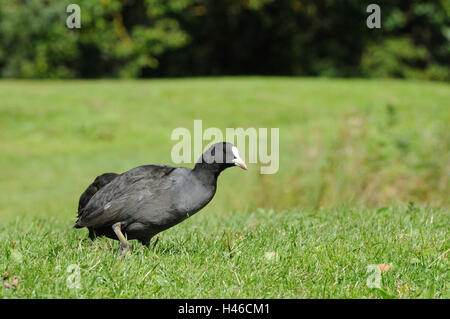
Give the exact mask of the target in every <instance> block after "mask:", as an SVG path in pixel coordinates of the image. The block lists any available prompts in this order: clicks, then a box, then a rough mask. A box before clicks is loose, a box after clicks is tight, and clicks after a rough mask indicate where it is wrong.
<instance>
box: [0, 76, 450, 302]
mask: <svg viewBox="0 0 450 319" xmlns="http://www.w3.org/2000/svg"><path fill="white" fill-rule="evenodd" d="M449 105H450V85H448V84H444V83H437V82H436V83H433V82H410V81H394V80H356V79H352V80H328V79H299V78H251V77H250V78H208V79H177V80H149V81H112V80H102V81H0V154H1V155H0V173H1V178H0V217H1V219H0V273H2V274H3V275H2V276H3V277H4V279H3V283H5V282H6V283H7V285H6V286H11V284H10V283H11V282H12V281H13V277H14V275H16V276H17V278H18V286H17V287H14V285H13V287H5V284H3V285H2V286H3V287H0V296H1V297H8V298H16V297H24V298H33V297H40V298H48V297H50V298H53V297H59V298H67V297H70V298H71V297H89V298H101V297H108V298H122V297H146V298H165V297H173V298H178V297H211V298H221V297H237V298H239V297H242V298H247V297H254V298H258V297H261V298H347V297H349V298H414V297H421V298H448V297H449V286H448V282H449V273H448V251H449V247H448V246H449V243H448V229H449V225H450V218H449V205H450V202H449V198H450V197H449V196H448V194H450V183H449V175H450V131H449V129H448V124H449V123H450V107H449ZM195 119H200V120H203V129H206V128H208V127H217V128H219V129H221V130H223V131H224V132H225V128H227V127H229V128H237V127H242V128H244V129H246V128H250V127H254V128H279V132H280V141H279V142H280V154H279V161H280V168H279V171H278V172H277V173H276V174H273V175H261V174H259V166H260V164H258V163H257V164H249V165H248V166H249V170H248V171H247V172H244V171H242V170H239V169H229V170H227V171H225V172H224V173H223V174H221V176H220V178H219V183H218V191H217V194H216V196H215V198H214V199H213V200H212V202H211V203H210V204H209V205H208V206H207V207H206V208H205V209H204V210H202V211H201V212H199V213H198V214H197V215H195V216H193V217H192V218H190V219H189V220H187V221H186V222H183V223H182V224H180V225H178V226H176V227H174V228H171V229H170V230H167V231H165V232H163V233H161V234H160V235H159V241H158V243H157V244H156V246H155V247H154V248H152V249H151V250H147V249H145V248H143V247H141V246H140V245H139V244H138V243H135V244H134V245H133V254H132V255H131V256H128V258H126V259H125V260H123V261H119V260H117V258H116V255H117V252H118V243H117V242H116V241H112V240H107V239H104V238H103V239H100V240H97V241H95V242H94V243H92V242H90V240H88V239H86V233H87V231H86V230H75V229H72V228H71V227H72V225H73V223H74V221H75V216H76V208H77V202H78V198H79V195H80V194H81V193H82V191H83V190H84V189H85V187H86V186H87V185H88V184H89V183H90V182H92V180H93V179H94V178H95V176H97V175H99V174H101V173H104V172H117V173H120V172H123V171H126V170H128V169H131V168H133V167H136V166H139V165H143V164H168V165H173V163H172V162H171V149H172V147H173V146H174V145H175V143H176V141H172V140H171V138H170V137H171V133H172V131H173V130H174V129H175V128H177V127H186V128H188V129H189V130H192V129H193V124H194V120H195ZM231 142H232V141H231ZM207 143H208V141H205V142H204V145H206V144H207ZM246 151H248V150H246ZM241 153H243V154H241V155H244V156H245V153H246V152H245V151H244V150H241ZM192 165H193V164H186V166H190V167H191V166H192ZM379 264H385V265H390V266H389V267H390V268H389V267H387V268H389V269H387V270H385V268H383V267H384V266H382V268H383V273H381V277H382V280H381V286H380V288H369V287H367V285H366V281H367V278H368V277H369V276H370V275H371V273H370V272H367V267H368V266H369V265H379ZM70 265H77V267H78V266H79V267H80V278H81V279H80V287H78V288H70V284H68V283H70V282H71V279H73V277H70V276H71V275H72V273H70V272H67V270H68V267H69V266H70ZM68 278H69V279H68ZM8 283H9V284H8Z"/></svg>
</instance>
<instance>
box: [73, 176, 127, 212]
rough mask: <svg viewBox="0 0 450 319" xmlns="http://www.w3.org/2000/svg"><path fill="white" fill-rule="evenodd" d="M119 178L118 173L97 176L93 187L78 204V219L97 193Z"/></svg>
mask: <svg viewBox="0 0 450 319" xmlns="http://www.w3.org/2000/svg"><path fill="white" fill-rule="evenodd" d="M117 176H119V174H116V173H105V174H102V175H100V176H97V177H96V178H95V180H94V181H93V182H92V184H91V185H89V186H88V188H86V190H85V191H84V192H83V194H81V196H80V200H79V202H78V217H79V216H80V214H81V210H82V209H83V208H85V207H86V205H87V203H89V200H90V199H91V198H92V197H93V196H94V195H95V193H97V192H98V191H99V190H100V189H101V188H103V187H104V186H106V185H107V184H109V183H110V182H111V181H112V180H113V179H114V178H116V177H117Z"/></svg>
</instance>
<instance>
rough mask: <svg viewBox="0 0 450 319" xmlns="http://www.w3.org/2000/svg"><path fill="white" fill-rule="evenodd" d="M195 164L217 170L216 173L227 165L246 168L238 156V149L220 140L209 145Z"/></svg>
mask: <svg viewBox="0 0 450 319" xmlns="http://www.w3.org/2000/svg"><path fill="white" fill-rule="evenodd" d="M197 165H201V166H203V167H205V168H208V169H211V170H217V171H218V173H220V172H221V171H223V170H224V169H226V168H228V167H233V166H238V167H240V168H242V169H244V170H247V169H248V168H247V165H245V162H244V161H243V160H242V158H241V157H240V156H239V151H238V149H237V148H236V146H234V145H233V144H231V143H228V142H220V143H216V144H213V145H211V147H210V148H208V149H207V150H206V151H205V152H204V153H203V154H202V156H201V157H200V158H199V160H198V161H197V164H196V166H197Z"/></svg>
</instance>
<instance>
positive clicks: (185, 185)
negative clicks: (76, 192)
mask: <svg viewBox="0 0 450 319" xmlns="http://www.w3.org/2000/svg"><path fill="white" fill-rule="evenodd" d="M235 165H236V166H239V167H241V168H243V169H247V167H246V165H245V163H244V162H243V161H242V159H241V158H240V157H239V153H238V151H237V149H236V148H235V147H234V146H233V145H232V144H230V143H225V142H222V143H217V144H214V145H213V146H211V147H210V148H209V149H208V150H207V151H206V152H205V153H203V155H202V156H201V158H200V159H199V160H198V161H197V163H196V165H195V167H194V168H193V169H190V168H186V167H171V166H165V165H144V166H139V167H136V168H133V169H131V170H129V171H127V172H125V173H123V174H120V175H117V174H113V173H109V174H104V175H101V176H99V177H97V179H96V180H95V181H94V183H93V184H91V185H90V186H89V187H88V189H87V190H86V191H85V193H83V195H82V196H81V197H82V198H80V205H79V211H78V220H77V222H76V224H75V227H76V228H82V227H87V228H88V229H89V230H90V232H95V234H96V235H100V236H107V237H110V238H113V239H119V240H120V241H121V243H122V246H121V254H122V253H123V252H124V251H128V250H129V246H128V243H127V241H126V239H125V238H127V239H137V240H139V241H140V242H142V243H143V244H144V245H146V246H148V245H149V243H150V240H151V238H152V237H153V236H154V235H156V234H157V233H159V232H161V231H163V230H166V229H168V228H170V227H172V226H174V225H176V224H178V223H180V222H181V221H183V220H185V219H186V218H188V217H190V216H192V215H193V214H195V213H196V212H198V211H199V210H200V209H202V208H203V207H204V206H205V205H206V204H208V203H209V202H210V201H211V199H212V198H213V196H214V194H215V192H216V187H217V178H218V176H219V174H220V173H221V172H222V171H223V170H224V169H226V168H228V167H232V166H235ZM110 174H113V175H110ZM96 182H97V183H96ZM91 187H92V188H91ZM89 197H90V198H89ZM88 198H89V199H88ZM82 199H83V203H82ZM87 199H88V201H87V203H86V204H84V203H85V202H86V200H87ZM123 234H125V235H123Z"/></svg>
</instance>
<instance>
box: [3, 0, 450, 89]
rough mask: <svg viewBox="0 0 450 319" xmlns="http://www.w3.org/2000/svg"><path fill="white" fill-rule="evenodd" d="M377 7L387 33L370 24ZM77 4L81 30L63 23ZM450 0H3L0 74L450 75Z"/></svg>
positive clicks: (444, 78)
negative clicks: (68, 10)
mask: <svg viewBox="0 0 450 319" xmlns="http://www.w3.org/2000/svg"><path fill="white" fill-rule="evenodd" d="M373 2H375V3H377V4H379V5H380V6H381V10H382V28H381V29H372V30H370V29H368V28H367V27H366V19H367V16H368V15H369V14H368V13H366V7H367V5H368V4H370V3H373ZM70 3H77V4H79V5H80V7H81V26H82V27H81V29H79V30H77V29H72V30H71V29H68V28H67V27H66V25H65V21H66V18H67V16H68V14H67V13H66V7H67V5H68V4H70ZM449 12H450V1H448V0H436V1H429V0H415V1H399V0H390V1H387V0H386V1H360V0H321V1H316V0H278V1H277V0H78V1H77V0H28V1H24V0H2V1H1V2H0V76H1V77H18V78H97V77H139V78H140V77H177V76H207V75H242V74H259V75H299V76H328V77H399V78H418V79H432V80H440V81H448V80H450V67H449V56H450V54H449V53H450V41H449V40H450V24H449Z"/></svg>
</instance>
